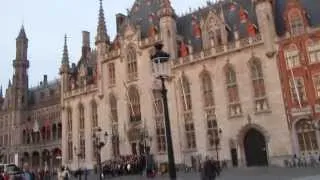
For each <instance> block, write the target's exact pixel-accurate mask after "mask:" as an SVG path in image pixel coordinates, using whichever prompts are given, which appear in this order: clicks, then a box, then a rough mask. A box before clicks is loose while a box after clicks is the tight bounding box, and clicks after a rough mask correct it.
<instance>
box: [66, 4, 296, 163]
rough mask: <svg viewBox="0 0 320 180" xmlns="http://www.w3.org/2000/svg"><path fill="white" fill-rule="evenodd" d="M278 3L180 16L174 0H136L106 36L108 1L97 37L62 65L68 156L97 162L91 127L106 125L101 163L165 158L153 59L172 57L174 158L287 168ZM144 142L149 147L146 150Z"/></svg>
mask: <svg viewBox="0 0 320 180" xmlns="http://www.w3.org/2000/svg"><path fill="white" fill-rule="evenodd" d="M275 8H276V4H275V1H270V0H255V1H248V0H233V1H220V2H218V3H208V4H207V6H206V7H203V8H199V9H198V10H196V11H194V12H190V13H188V14H185V15H181V16H178V15H177V14H176V13H175V10H174V9H173V7H172V6H171V3H170V1H169V0H136V1H135V3H134V5H133V7H132V8H131V9H130V10H129V11H128V14H127V15H124V14H117V15H116V21H117V36H116V37H115V38H114V39H113V40H110V39H109V36H108V34H107V29H106V22H105V19H104V11H103V5H102V1H100V10H99V21H98V27H97V34H96V38H95V45H96V49H95V50H91V48H90V46H89V44H90V43H89V35H88V33H87V32H84V35H83V51H82V57H81V59H80V61H79V62H78V63H77V64H72V65H70V63H69V60H68V53H67V48H66V46H65V50H64V58H63V61H62V64H61V68H60V73H61V93H62V94H61V103H62V104H61V106H62V107H61V111H62V123H63V124H62V127H63V131H62V160H63V161H62V163H63V164H65V165H67V166H69V167H70V168H71V169H76V168H78V167H87V168H89V169H90V168H92V167H93V166H94V164H95V163H96V162H95V155H94V147H93V146H92V144H93V138H92V135H93V133H94V132H95V131H96V130H97V129H99V127H100V128H102V130H103V131H106V132H108V134H109V136H108V138H107V142H106V143H107V144H106V146H105V147H104V148H103V149H102V160H108V159H112V158H115V157H117V156H119V155H129V154H139V153H144V152H145V150H146V149H148V148H149V150H150V152H151V153H152V154H153V155H154V157H155V159H156V161H157V162H158V163H165V162H167V155H166V140H165V129H164V115H163V108H162V106H163V104H162V100H161V95H160V94H159V89H158V88H157V86H156V85H157V83H158V82H157V80H155V77H154V76H153V73H154V70H153V68H152V62H151V60H150V56H151V55H152V54H153V52H154V48H153V45H154V44H155V43H156V42H162V43H163V44H164V49H165V50H166V51H167V52H168V53H170V55H171V60H170V63H171V69H170V71H171V78H170V81H168V82H167V87H168V101H169V102H168V103H169V104H168V105H169V111H170V120H171V128H172V136H173V137H172V138H173V146H174V153H175V161H176V163H177V164H189V165H193V166H197V165H198V164H199V162H200V161H201V160H203V158H204V156H205V155H208V156H212V157H214V158H218V156H219V158H220V159H222V160H227V161H228V162H229V163H230V164H231V163H232V164H233V165H240V166H246V165H248V166H253V165H267V164H277V165H281V164H282V163H283V160H284V159H286V158H289V157H290V156H291V154H292V147H291V140H290V133H289V129H288V124H287V121H286V118H287V117H286V109H285V106H284V103H283V101H282V99H283V96H282V93H281V83H280V78H279V73H278V68H277V53H276V52H277V44H276V39H277V34H276V32H277V31H276V29H277V26H276V23H275V21H274V19H276V18H274V17H275V16H274V15H275V14H274V12H275V11H274V10H275ZM146 147H147V148H146Z"/></svg>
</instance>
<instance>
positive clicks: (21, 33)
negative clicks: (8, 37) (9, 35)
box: [17, 25, 27, 39]
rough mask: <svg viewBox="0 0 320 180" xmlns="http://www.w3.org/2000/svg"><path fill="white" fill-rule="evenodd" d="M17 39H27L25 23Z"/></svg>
mask: <svg viewBox="0 0 320 180" xmlns="http://www.w3.org/2000/svg"><path fill="white" fill-rule="evenodd" d="M17 39H27V35H26V32H25V30H24V25H22V26H21V29H20V32H19V35H18V37H17Z"/></svg>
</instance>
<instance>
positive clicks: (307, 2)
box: [274, 0, 320, 36]
mask: <svg viewBox="0 0 320 180" xmlns="http://www.w3.org/2000/svg"><path fill="white" fill-rule="evenodd" d="M288 1H289V0H276V1H275V2H274V3H275V4H274V17H275V24H276V30H277V34H278V35H279V36H282V35H284V33H285V32H286V27H285V21H284V16H285V14H284V12H285V9H286V6H287V3H288ZM299 3H300V5H301V6H302V8H303V9H304V10H305V11H306V16H307V19H308V20H309V25H310V26H311V27H319V26H320V1H319V0H299Z"/></svg>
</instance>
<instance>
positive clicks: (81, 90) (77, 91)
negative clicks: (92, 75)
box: [64, 84, 97, 98]
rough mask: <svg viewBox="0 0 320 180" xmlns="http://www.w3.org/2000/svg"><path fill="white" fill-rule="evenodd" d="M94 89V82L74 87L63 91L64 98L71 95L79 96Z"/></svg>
mask: <svg viewBox="0 0 320 180" xmlns="http://www.w3.org/2000/svg"><path fill="white" fill-rule="evenodd" d="M96 90H97V85H96V84H90V85H85V86H83V87H80V88H76V89H73V90H70V91H67V92H65V94H64V98H71V97H75V96H79V95H82V94H88V93H91V92H94V91H96Z"/></svg>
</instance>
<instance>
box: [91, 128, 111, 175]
mask: <svg viewBox="0 0 320 180" xmlns="http://www.w3.org/2000/svg"><path fill="white" fill-rule="evenodd" d="M107 137H108V132H104V133H102V130H101V128H100V127H98V129H97V131H96V132H94V133H93V136H92V138H93V142H94V143H93V145H94V146H95V151H96V152H95V153H96V156H97V166H98V167H97V170H98V173H99V180H102V162H101V149H102V148H103V147H104V146H105V145H106V143H107Z"/></svg>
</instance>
